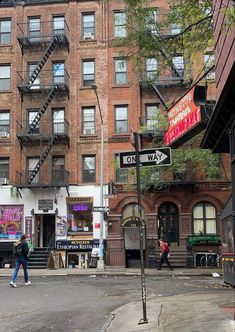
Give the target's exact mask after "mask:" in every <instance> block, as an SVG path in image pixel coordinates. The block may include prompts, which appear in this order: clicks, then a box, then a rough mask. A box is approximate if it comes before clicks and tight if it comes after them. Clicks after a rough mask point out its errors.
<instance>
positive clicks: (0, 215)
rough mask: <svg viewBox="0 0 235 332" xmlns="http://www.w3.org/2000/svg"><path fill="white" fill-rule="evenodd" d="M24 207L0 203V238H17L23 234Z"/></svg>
mask: <svg viewBox="0 0 235 332" xmlns="http://www.w3.org/2000/svg"><path fill="white" fill-rule="evenodd" d="M23 216H24V208H23V206H19V205H11V206H10V205H8V206H7V205H0V240H16V239H19V238H20V236H21V234H22V228H23Z"/></svg>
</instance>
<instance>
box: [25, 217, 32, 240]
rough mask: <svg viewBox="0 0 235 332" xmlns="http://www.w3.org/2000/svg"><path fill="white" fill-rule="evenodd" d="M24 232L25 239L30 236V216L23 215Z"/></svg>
mask: <svg viewBox="0 0 235 332" xmlns="http://www.w3.org/2000/svg"><path fill="white" fill-rule="evenodd" d="M25 233H26V238H27V240H31V238H32V217H25Z"/></svg>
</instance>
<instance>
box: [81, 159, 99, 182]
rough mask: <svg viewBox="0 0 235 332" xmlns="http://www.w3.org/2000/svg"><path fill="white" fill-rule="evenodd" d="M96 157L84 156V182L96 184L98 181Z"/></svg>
mask: <svg viewBox="0 0 235 332" xmlns="http://www.w3.org/2000/svg"><path fill="white" fill-rule="evenodd" d="M95 159H96V158H95V156H92V155H91V156H83V158H82V170H83V182H95V181H96V176H95V173H96V169H95V164H96V160H95Z"/></svg>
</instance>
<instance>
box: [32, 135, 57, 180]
mask: <svg viewBox="0 0 235 332" xmlns="http://www.w3.org/2000/svg"><path fill="white" fill-rule="evenodd" d="M56 140H57V137H56V136H54V137H52V138H51V140H50V141H49V143H48V145H47V146H46V147H45V149H44V151H43V153H42V154H41V156H40V158H39V161H38V163H37V165H36V166H35V168H34V170H33V171H32V172H31V174H30V176H29V179H28V184H30V183H31V182H32V181H33V179H34V178H35V176H36V175H37V173H38V171H39V169H40V167H41V166H42V164H43V163H44V161H45V159H46V158H47V156H48V154H49V152H50V151H51V149H52V147H53V145H54V144H55V141H56Z"/></svg>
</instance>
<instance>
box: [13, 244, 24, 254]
mask: <svg viewBox="0 0 235 332" xmlns="http://www.w3.org/2000/svg"><path fill="white" fill-rule="evenodd" d="M22 256H23V248H22V245H21V242H20V243H18V244H17V246H16V247H15V257H16V258H21V257H22Z"/></svg>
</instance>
